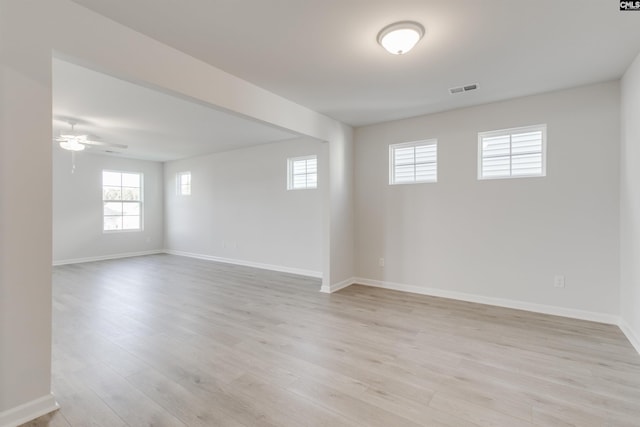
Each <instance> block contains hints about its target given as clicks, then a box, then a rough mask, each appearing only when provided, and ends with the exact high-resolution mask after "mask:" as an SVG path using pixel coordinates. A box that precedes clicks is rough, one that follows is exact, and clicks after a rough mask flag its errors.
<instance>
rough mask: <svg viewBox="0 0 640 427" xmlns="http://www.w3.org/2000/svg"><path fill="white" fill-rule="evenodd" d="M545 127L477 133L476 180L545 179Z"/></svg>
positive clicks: (537, 126)
mask: <svg viewBox="0 0 640 427" xmlns="http://www.w3.org/2000/svg"><path fill="white" fill-rule="evenodd" d="M546 134H547V126H546V125H536V126H527V127H521V128H513V129H504V130H499V131H491V132H480V133H478V179H495V178H522V177H534V176H545V174H546V168H545V154H546Z"/></svg>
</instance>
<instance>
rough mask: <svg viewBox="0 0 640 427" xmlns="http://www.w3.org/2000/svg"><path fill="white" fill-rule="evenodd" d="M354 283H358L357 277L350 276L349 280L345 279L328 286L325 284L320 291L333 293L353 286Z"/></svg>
mask: <svg viewBox="0 0 640 427" xmlns="http://www.w3.org/2000/svg"><path fill="white" fill-rule="evenodd" d="M354 283H357V279H356V278H355V277H350V278H348V279H347V280H343V281H342V282H338V283H335V284H333V285H329V286H326V285H324V284H323V285H322V287H321V288H320V292H322V293H325V294H332V293H334V292H338V291H339V290H340V289H344V288H346V287H347V286H351V285H353V284H354Z"/></svg>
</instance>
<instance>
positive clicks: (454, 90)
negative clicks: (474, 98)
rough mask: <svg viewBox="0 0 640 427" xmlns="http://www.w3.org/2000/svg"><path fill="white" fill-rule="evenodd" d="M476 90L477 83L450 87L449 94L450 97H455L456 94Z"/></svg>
mask: <svg viewBox="0 0 640 427" xmlns="http://www.w3.org/2000/svg"><path fill="white" fill-rule="evenodd" d="M476 89H478V83H473V84H470V85H464V86H458V87H452V88H451V89H449V93H450V94H451V95H456V94H458V93H464V92H469V91H470V90H476Z"/></svg>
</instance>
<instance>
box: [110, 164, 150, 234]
mask: <svg viewBox="0 0 640 427" xmlns="http://www.w3.org/2000/svg"><path fill="white" fill-rule="evenodd" d="M102 205H103V228H102V229H103V231H121V230H141V229H142V174H140V173H130V172H115V171H102Z"/></svg>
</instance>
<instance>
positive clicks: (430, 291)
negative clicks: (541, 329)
mask: <svg viewBox="0 0 640 427" xmlns="http://www.w3.org/2000/svg"><path fill="white" fill-rule="evenodd" d="M355 283H358V284H362V285H366V286H373V287H376V288H384V289H391V290H394V291H403V292H411V293H414V294H422V295H429V296H434V297H441V298H449V299H455V300H460V301H468V302H475V303H479V304H486V305H494V306H498V307H505V308H513V309H516V310H526V311H532V312H534V313H543V314H551V315H554V316H562V317H569V318H573V319H580V320H589V321H592V322H599V323H607V324H610V325H619V323H620V317H619V316H617V315H614V314H606V313H597V312H593V311H584V310H577V309H573V308H565V307H557V306H552V305H544V304H536V303H530V302H524V301H516V300H510V299H505V298H493V297H485V296H482V295H475V294H467V293H464V292H456V291H448V290H444V289H436V288H426V287H422V286H415V285H405V284H402V283H394V282H385V281H380V280H372V279H365V278H362V277H357V278H355Z"/></svg>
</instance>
